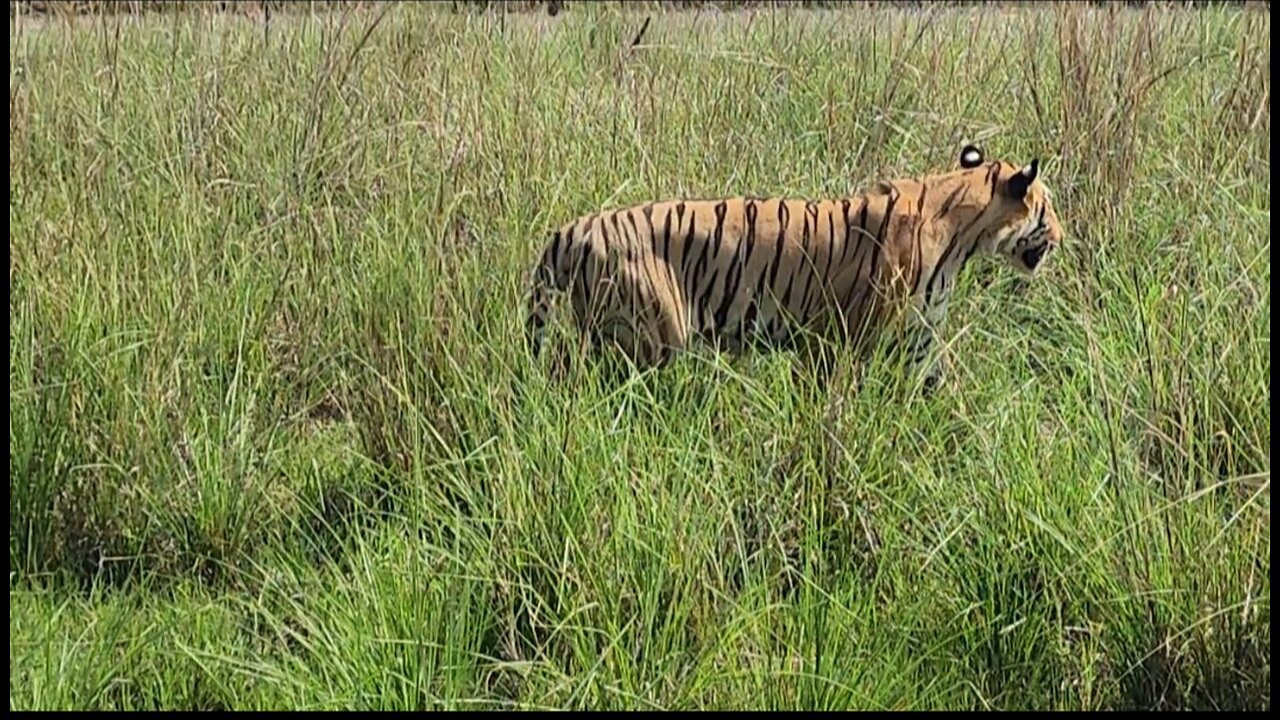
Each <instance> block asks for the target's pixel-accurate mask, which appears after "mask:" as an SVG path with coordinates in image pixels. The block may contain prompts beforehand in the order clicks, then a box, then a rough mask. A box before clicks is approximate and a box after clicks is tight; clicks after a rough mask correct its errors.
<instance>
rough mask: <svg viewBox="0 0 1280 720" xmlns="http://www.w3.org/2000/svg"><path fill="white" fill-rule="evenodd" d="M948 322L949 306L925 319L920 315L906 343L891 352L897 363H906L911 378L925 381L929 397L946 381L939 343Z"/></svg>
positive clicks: (937, 308) (913, 322)
mask: <svg viewBox="0 0 1280 720" xmlns="http://www.w3.org/2000/svg"><path fill="white" fill-rule="evenodd" d="M945 319H946V306H945V305H940V306H938V307H935V308H933V309H932V311H931V312H928V313H925V314H923V315H916V316H915V317H914V318H912V321H911V322H909V323H908V325H907V328H906V331H905V333H904V334H903V337H902V340H901V341H900V342H897V343H894V345H893V350H892V351H891V354H892V355H893V356H894V357H895V358H896V359H899V360H905V365H906V370H907V373H908V375H909V376H910V377H912V378H915V377H922V387H923V391H924V394H925V395H932V394H933V393H935V392H936V391H937V390H938V388H940V387H941V386H942V383H943V381H944V380H945V379H946V375H945V370H944V367H943V363H942V357H941V352H940V349H941V348H940V343H939V341H938V338H939V335H940V329H941V326H942V325H943V323H944V321H945Z"/></svg>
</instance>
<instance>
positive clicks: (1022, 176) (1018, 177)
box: [1008, 158, 1040, 200]
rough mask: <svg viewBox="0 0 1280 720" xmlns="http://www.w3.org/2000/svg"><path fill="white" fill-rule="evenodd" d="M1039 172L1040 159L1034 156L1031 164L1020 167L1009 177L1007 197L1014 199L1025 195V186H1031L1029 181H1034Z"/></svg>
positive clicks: (1019, 198)
mask: <svg viewBox="0 0 1280 720" xmlns="http://www.w3.org/2000/svg"><path fill="white" fill-rule="evenodd" d="M1039 174H1040V159H1039V158H1036V159H1035V160H1032V161H1031V164H1030V165H1028V166H1026V167H1024V168H1022V169H1021V170H1019V171H1018V172H1016V173H1014V174H1013V177H1010V178H1009V183H1008V188H1009V197H1011V198H1013V199H1014V200H1021V199H1022V198H1024V197H1026V196H1027V188H1029V187H1031V183H1033V182H1035V179H1036V176H1037V175H1039Z"/></svg>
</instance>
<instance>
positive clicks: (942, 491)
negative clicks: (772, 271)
mask: <svg viewBox="0 0 1280 720" xmlns="http://www.w3.org/2000/svg"><path fill="white" fill-rule="evenodd" d="M446 7H447V6H446ZM643 20H644V16H642V15H635V14H631V15H628V14H624V13H622V12H621V11H620V10H619V9H618V7H617V6H616V5H615V4H609V5H608V6H607V7H592V6H590V5H585V4H581V3H579V4H577V5H574V6H572V7H570V8H569V9H568V10H567V11H566V12H562V13H559V14H558V15H557V16H556V17H554V18H552V17H548V16H547V15H546V14H545V13H535V14H529V15H526V16H516V15H508V16H505V17H503V16H500V15H497V14H465V13H461V14H453V13H450V12H448V11H447V10H441V9H439V8H435V9H433V8H431V7H423V6H407V5H406V6H399V7H391V6H384V7H382V8H374V9H371V10H366V11H360V12H349V13H345V14H344V13H333V14H330V15H317V16H314V17H308V16H305V15H304V16H301V17H287V18H286V17H283V16H281V17H275V18H273V19H272V21H271V24H270V26H269V29H267V27H266V26H264V24H263V23H262V22H261V21H260V20H253V19H250V18H245V17H227V16H209V15H199V16H197V15H191V16H186V15H179V14H168V15H157V16H150V17H147V18H141V19H139V18H129V17H123V16H112V17H105V18H101V17H100V18H92V19H84V20H74V21H64V20H56V21H37V20H33V19H31V18H19V19H17V20H11V21H10V50H9V194H10V200H9V223H10V236H9V237H10V239H9V251H10V259H9V284H10V289H9V402H10V410H9V578H10V579H9V600H10V606H9V668H10V670H9V705H10V708H11V709H14V708H99V707H106V708H188V707H195V708H225V707H236V708H266V707H271V708H441V707H443V708H474V707H555V708H574V707H585V708H649V707H660V708H672V709H675V708H697V707H708V708H709V707H719V708H915V709H927V708H987V707H993V708H1095V709H1097V708H1124V707H1139V708H1154V707H1160V708H1193V707H1201V708H1203V707H1218V708H1232V707H1237V708H1238V707H1245V708H1264V709H1265V708H1269V707H1270V704H1271V699H1270V698H1271V676H1270V663H1271V651H1270V642H1271V629H1270V622H1271V621H1270V601H1271V581H1270V572H1271V539H1270V466H1271V451H1270V441H1271V411H1270V408H1269V405H1270V396H1271V340H1270V323H1271V260H1270V252H1271V243H1270V229H1269V225H1270V215H1271V206H1270V202H1271V201H1270V193H1271V180H1270V156H1271V141H1270V125H1271V119H1270V118H1271V115H1270V49H1269V36H1270V15H1269V12H1257V11H1253V10H1250V11H1247V12H1245V11H1241V10H1238V9H1210V10H1203V11H1194V12H1193V11H1173V10H1168V9H1163V8H1158V7H1152V8H1150V9H1148V10H1146V11H1127V10H1118V9H1114V8H1113V9H1110V10H1107V9H1103V10H1098V9H1089V8H1086V7H1083V6H1079V5H1073V4H1063V5H1061V6H1058V7H1056V8H1052V9H1049V8H1045V9H1030V8H1028V9H1024V10H1020V11H1008V10H998V9H990V10H967V9H949V10H944V11H936V12H935V11H930V10H927V9H925V10H919V11H906V10H876V9H873V8H868V7H855V8H853V9H849V10H846V11H839V12H828V11H800V10H788V11H778V12H774V13H770V12H758V13H754V12H738V13H717V12H701V13H694V12H687V13H669V14H655V15H654V16H653V18H652V22H651V23H650V24H649V26H648V28H647V30H646V31H645V32H644V33H643V37H639V38H637V34H638V30H639V28H640V26H641V24H642V22H643ZM969 140H976V141H978V142H980V143H981V144H982V145H983V146H984V147H985V148H986V150H987V152H988V155H990V156H997V157H1004V158H1008V159H1010V160H1022V159H1025V160H1029V159H1030V158H1031V157H1032V156H1033V155H1037V154H1038V155H1040V156H1041V157H1043V158H1044V160H1045V163H1046V164H1044V165H1043V166H1042V167H1043V168H1044V169H1043V171H1042V173H1043V175H1044V177H1045V178H1046V180H1047V182H1049V183H1050V185H1051V187H1052V188H1053V189H1054V192H1055V197H1056V199H1057V204H1058V207H1059V213H1060V215H1061V216H1062V218H1063V221H1064V223H1065V225H1066V227H1067V230H1068V233H1069V234H1068V238H1067V243H1066V246H1065V247H1064V248H1063V250H1062V252H1061V253H1060V254H1058V255H1057V256H1055V257H1054V258H1053V259H1052V262H1051V263H1050V264H1049V266H1048V267H1047V268H1046V270H1045V272H1044V274H1043V275H1042V276H1041V277H1040V278H1038V279H1036V280H1034V281H1030V282H1027V281H1022V280H1019V279H1017V278H1015V277H1014V276H1013V274H1012V273H1011V272H1009V271H1006V270H1004V269H1003V268H999V267H996V266H995V265H994V264H993V263H984V264H979V265H978V266H976V267H972V268H970V271H969V272H968V274H967V275H966V276H965V277H964V279H963V282H962V283H961V284H960V286H959V288H958V295H957V296H956V298H955V301H954V302H953V304H952V325H951V327H950V329H949V333H948V335H947V337H948V338H949V340H950V342H951V346H950V350H949V355H948V359H947V362H948V364H949V368H950V369H949V380H948V382H947V384H945V385H944V386H943V387H942V389H941V390H940V392H938V393H937V394H936V395H934V396H932V397H923V396H921V395H919V394H917V393H916V392H914V387H915V386H914V384H913V383H914V382H915V381H914V380H911V381H903V380H901V379H900V376H899V374H897V373H895V372H892V371H891V369H889V368H886V367H884V366H876V365H874V364H873V365H872V366H871V367H870V368H869V369H868V374H867V379H866V382H865V385H864V387H863V389H862V390H861V391H855V390H854V384H853V382H854V381H853V378H852V376H851V374H846V375H842V376H841V377H839V378H837V379H836V380H835V381H834V382H833V383H832V385H831V387H830V388H829V391H828V392H826V393H822V392H817V391H814V389H813V388H809V387H799V386H797V385H796V382H797V379H796V377H795V376H794V375H793V374H792V372H791V371H790V367H791V362H792V359H791V358H790V357H789V356H787V355H781V354H780V355H776V356H764V355H759V356H755V357H751V358H747V359H745V360H739V361H731V360H729V359H726V358H723V357H718V356H716V355H714V354H713V353H711V352H710V351H703V352H698V353H693V354H690V355H688V356H686V357H684V358H682V359H681V360H680V361H678V362H677V364H676V365H675V366H674V367H672V368H670V369H668V370H666V371H662V372H660V373H657V374H652V375H645V376H639V377H631V378H629V379H625V380H624V381H622V382H618V381H616V380H610V378H616V377H617V376H616V375H613V374H612V373H611V372H610V371H609V370H608V368H607V365H608V363H602V362H599V361H596V360H593V359H591V358H590V357H589V356H588V357H583V356H582V355H581V354H580V353H579V352H578V344H577V334H576V333H575V332H574V331H573V330H572V329H571V328H570V327H569V325H568V324H567V323H564V322H557V324H556V325H555V332H554V333H553V336H552V338H551V339H550V347H549V348H548V350H549V352H548V354H547V355H546V356H545V357H544V359H543V360H542V361H540V362H537V363H534V362H533V361H531V359H530V358H529V356H528V354H527V352H526V350H525V348H524V345H523V337H522V327H523V307H522V303H523V298H524V293H525V287H526V285H525V283H526V277H527V272H528V268H529V267H530V265H531V264H532V263H533V261H534V260H535V258H536V256H537V252H538V251H539V250H540V248H541V244H542V242H544V239H545V237H546V235H545V231H546V230H547V229H548V228H550V227H551V226H552V225H554V224H556V223H558V222H560V221H562V220H565V219H567V218H569V217H572V216H574V215H577V214H579V213H582V212H586V211H591V210H594V209H598V208H602V207H605V206H614V205H618V204H621V203H628V202H633V201H640V200H644V199H654V198H661V197H667V196H674V195H683V196H709V195H719V194H727V193H750V194H756V195H775V194H786V195H807V196H829V195H840V194H846V193H850V192H852V191H853V190H854V189H855V188H857V187H858V186H860V185H862V184H864V183H867V182H868V181H870V180H871V179H872V178H874V177H876V176H878V175H882V174H888V173H908V172H911V173H914V172H920V171H924V170H926V169H929V168H936V167H941V166H947V165H950V164H952V163H954V158H955V154H956V152H957V150H958V148H959V147H960V145H961V144H962V143H963V142H964V141H969ZM560 317H561V318H562V319H563V318H564V315H563V314H562V315H561V316H560Z"/></svg>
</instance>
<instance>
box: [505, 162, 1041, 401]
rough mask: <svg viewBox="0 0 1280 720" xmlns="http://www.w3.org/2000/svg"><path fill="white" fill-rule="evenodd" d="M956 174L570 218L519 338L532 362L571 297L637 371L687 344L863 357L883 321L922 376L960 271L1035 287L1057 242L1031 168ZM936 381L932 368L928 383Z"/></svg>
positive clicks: (973, 167) (544, 263)
mask: <svg viewBox="0 0 1280 720" xmlns="http://www.w3.org/2000/svg"><path fill="white" fill-rule="evenodd" d="M959 165H960V166H959V167H958V168H957V169H955V170H953V171H951V172H946V173H941V174H935V175H930V176H927V177H923V178H909V179H898V180H889V181H882V182H880V183H878V184H877V185H875V186H874V187H873V188H871V189H869V190H866V191H864V192H861V193H858V194H857V195H854V196H852V197H848V198H844V199H833V200H820V201H806V200H796V199H780V198H769V199H759V198H742V197H739V198H725V199H720V200H696V201H679V200H671V201H665V202H655V203H649V204H646V205H638V206H633V207H630V208H621V209H616V210H611V211H607V212H602V213H598V214H594V215H589V216H583V217H580V218H578V219H577V220H575V221H573V222H571V223H568V224H566V225H564V226H562V227H560V228H559V229H558V230H557V231H556V232H554V233H553V234H552V236H551V238H550V242H549V243H548V245H547V246H546V249H545V250H544V252H543V254H542V258H541V260H540V262H539V263H538V265H537V266H536V268H535V271H534V276H533V286H532V290H531V292H530V295H529V301H528V302H529V308H528V310H529V315H528V327H527V333H528V339H529V341H530V343H531V345H532V348H533V350H534V352H535V353H536V352H537V351H538V350H539V349H540V348H541V345H542V336H543V331H544V327H545V325H546V323H547V320H548V316H549V313H550V309H551V294H552V291H567V292H568V295H569V298H570V300H571V301H572V305H573V309H574V314H575V318H576V320H577V322H578V324H579V326H580V327H581V328H582V329H583V330H585V331H586V332H587V333H588V335H589V337H590V338H591V339H592V340H593V341H594V342H595V344H597V345H599V344H601V343H602V342H609V343H611V344H613V345H615V346H617V347H619V348H620V349H622V350H623V351H624V352H625V353H626V354H627V355H628V356H629V357H630V358H631V359H632V360H633V361H634V362H635V363H636V364H637V365H640V366H642V367H643V366H661V365H664V364H666V363H667V362H669V361H670V360H671V358H672V357H673V355H674V353H675V352H676V351H679V350H681V349H683V348H685V347H686V346H687V345H688V343H689V341H690V339H691V337H700V338H702V339H704V340H706V341H709V342H710V343H712V344H714V345H716V346H719V347H722V348H724V349H727V350H729V351H733V352H737V351H741V350H743V349H744V348H747V347H750V346H761V345H773V346H777V345H784V346H791V347H797V346H798V343H800V344H802V343H803V342H804V340H802V339H801V336H804V337H822V338H826V339H829V340H835V341H843V342H852V343H854V344H856V345H859V346H861V347H866V342H867V341H868V340H870V339H872V338H874V337H877V336H879V335H880V331H882V330H884V329H886V328H888V327H890V326H892V325H893V324H894V322H895V319H896V320H903V321H905V324H903V325H900V326H899V327H900V328H901V329H905V330H906V331H907V332H906V334H905V335H899V336H898V337H897V338H896V339H897V340H904V341H905V342H895V343H894V347H895V348H898V349H901V350H904V351H906V352H908V353H909V360H910V362H911V363H912V364H913V365H914V366H919V365H921V364H922V363H924V362H925V360H926V358H929V357H931V356H932V355H933V353H931V352H930V351H931V350H932V348H933V346H934V344H935V341H934V338H935V333H936V330H937V328H938V326H939V325H940V324H941V323H942V321H943V319H944V318H945V315H946V307H947V300H948V298H949V296H950V294H951V290H952V288H953V287H954V285H955V280H956V276H957V275H958V274H959V272H960V270H961V269H962V268H963V267H964V265H965V263H966V262H968V261H969V259H970V258H972V257H973V256H974V255H979V254H987V255H996V256H1000V257H1003V258H1005V259H1007V260H1008V261H1009V262H1010V263H1011V264H1012V265H1013V266H1014V267H1015V268H1016V269H1018V270H1019V271H1021V272H1022V273H1024V274H1026V275H1031V274H1033V273H1034V272H1035V271H1036V270H1037V269H1038V267H1039V266H1040V265H1041V264H1042V260H1043V259H1044V257H1045V256H1046V255H1048V254H1049V252H1050V251H1052V250H1053V249H1054V248H1056V247H1057V246H1058V244H1059V242H1060V241H1061V238H1062V229H1061V227H1060V225H1059V223H1058V219H1057V216H1056V214H1055V213H1054V210H1053V205H1052V202H1051V200H1050V198H1049V194H1048V192H1047V190H1046V188H1045V187H1044V186H1043V184H1042V183H1041V182H1040V180H1039V179H1038V178H1037V174H1038V171H1039V163H1038V162H1032V163H1031V164H1030V165H1029V166H1027V167H1025V168H1019V167H1017V166H1014V165H1010V164H1008V163H1003V162H997V161H992V162H987V161H986V160H984V158H983V156H982V151H981V150H979V149H978V148H976V147H974V146H971V145H970V146H966V147H965V148H964V149H963V150H962V151H961V153H960V162H959ZM902 310H907V311H908V312H905V313H903V312H900V311H902ZM800 330H803V331H806V332H804V333H798V332H797V331H800ZM939 378H940V365H939V364H938V363H937V362H936V359H935V360H933V361H931V362H930V363H929V369H928V374H927V380H928V381H929V382H930V383H936V381H937V380H938V379H939Z"/></svg>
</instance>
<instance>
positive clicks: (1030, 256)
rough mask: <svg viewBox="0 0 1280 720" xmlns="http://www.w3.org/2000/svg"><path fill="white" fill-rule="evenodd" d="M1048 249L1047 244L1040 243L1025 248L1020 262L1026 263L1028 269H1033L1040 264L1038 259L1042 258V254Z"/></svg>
mask: <svg viewBox="0 0 1280 720" xmlns="http://www.w3.org/2000/svg"><path fill="white" fill-rule="evenodd" d="M1048 251H1049V245H1048V244H1041V245H1036V246H1034V247H1030V248H1027V249H1026V250H1024V251H1022V264H1023V265H1026V266H1027V269H1028V270H1035V269H1036V266H1037V265H1039V264H1040V261H1041V260H1043V259H1044V256H1045V254H1046V253H1048Z"/></svg>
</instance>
